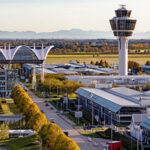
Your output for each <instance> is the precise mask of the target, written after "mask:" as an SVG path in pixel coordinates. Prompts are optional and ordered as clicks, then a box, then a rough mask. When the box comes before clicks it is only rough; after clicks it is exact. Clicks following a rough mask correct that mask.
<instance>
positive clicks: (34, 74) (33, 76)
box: [32, 64, 36, 89]
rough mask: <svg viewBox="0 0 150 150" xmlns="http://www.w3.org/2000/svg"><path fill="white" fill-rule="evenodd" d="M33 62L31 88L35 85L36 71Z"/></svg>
mask: <svg viewBox="0 0 150 150" xmlns="http://www.w3.org/2000/svg"><path fill="white" fill-rule="evenodd" d="M35 71H36V70H35V64H33V70H32V89H35V88H36V87H35V86H36V72H35Z"/></svg>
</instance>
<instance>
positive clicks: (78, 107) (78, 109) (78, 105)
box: [77, 97, 80, 124]
mask: <svg viewBox="0 0 150 150" xmlns="http://www.w3.org/2000/svg"><path fill="white" fill-rule="evenodd" d="M77 98H78V112H79V110H80V99H79V97H77ZM78 124H79V117H78Z"/></svg>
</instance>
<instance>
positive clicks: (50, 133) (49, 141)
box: [39, 122, 63, 149]
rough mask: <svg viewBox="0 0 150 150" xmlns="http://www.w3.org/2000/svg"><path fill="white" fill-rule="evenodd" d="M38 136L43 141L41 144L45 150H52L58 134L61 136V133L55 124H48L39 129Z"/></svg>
mask: <svg viewBox="0 0 150 150" xmlns="http://www.w3.org/2000/svg"><path fill="white" fill-rule="evenodd" d="M39 134H40V136H41V138H42V139H43V144H44V145H45V146H46V148H49V149H54V144H55V141H56V139H57V137H58V136H59V135H60V134H63V132H62V130H61V129H60V127H58V126H57V125H56V124H53V123H50V122H48V123H47V124H46V125H44V126H43V127H42V128H41V130H40V131H39Z"/></svg>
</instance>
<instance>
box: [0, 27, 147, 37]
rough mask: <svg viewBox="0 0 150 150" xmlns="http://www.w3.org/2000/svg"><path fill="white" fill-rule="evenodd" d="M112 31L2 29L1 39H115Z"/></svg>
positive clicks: (135, 35) (144, 35)
mask: <svg viewBox="0 0 150 150" xmlns="http://www.w3.org/2000/svg"><path fill="white" fill-rule="evenodd" d="M114 38H115V37H114V36H113V33H112V31H109V32H104V31H94V30H90V31H84V30H80V29H72V30H60V31H56V32H40V33H36V32H33V31H22V32H18V31H14V32H9V31H0V39H114ZM132 38H134V39H150V32H145V33H135V34H134V35H133V37H132Z"/></svg>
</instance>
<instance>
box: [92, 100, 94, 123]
mask: <svg viewBox="0 0 150 150" xmlns="http://www.w3.org/2000/svg"><path fill="white" fill-rule="evenodd" d="M93 113H94V107H93V102H92V126H93V125H94V114H93Z"/></svg>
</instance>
